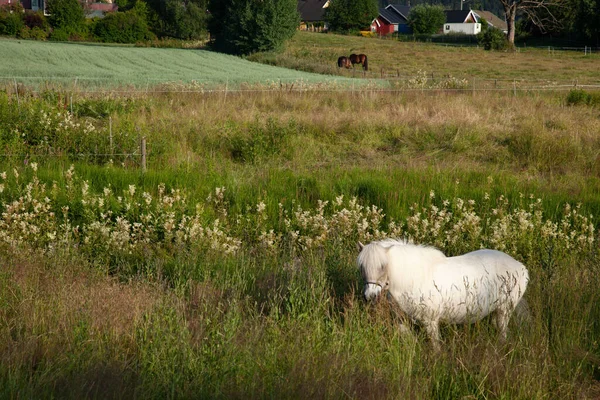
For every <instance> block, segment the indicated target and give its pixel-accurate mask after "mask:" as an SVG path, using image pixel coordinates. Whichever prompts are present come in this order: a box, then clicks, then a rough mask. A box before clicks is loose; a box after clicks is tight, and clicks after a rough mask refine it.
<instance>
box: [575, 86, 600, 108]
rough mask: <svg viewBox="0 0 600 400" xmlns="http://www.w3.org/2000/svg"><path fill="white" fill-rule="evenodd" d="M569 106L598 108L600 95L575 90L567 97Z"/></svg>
mask: <svg viewBox="0 0 600 400" xmlns="http://www.w3.org/2000/svg"><path fill="white" fill-rule="evenodd" d="M567 105H569V106H576V105H586V106H597V105H600V93H589V92H586V91H585V90H581V89H574V90H571V91H570V92H569V94H568V95H567Z"/></svg>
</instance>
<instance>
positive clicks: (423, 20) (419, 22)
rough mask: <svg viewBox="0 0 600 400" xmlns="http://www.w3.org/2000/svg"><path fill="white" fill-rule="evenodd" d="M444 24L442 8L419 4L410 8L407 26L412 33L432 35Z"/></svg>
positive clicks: (444, 15)
mask: <svg viewBox="0 0 600 400" xmlns="http://www.w3.org/2000/svg"><path fill="white" fill-rule="evenodd" d="M444 22H446V13H444V8H443V7H442V6H431V5H425V4H420V5H418V6H415V7H413V8H411V10H410V13H409V14H408V24H409V25H410V27H411V28H412V30H413V32H414V33H417V34H419V33H425V34H434V33H437V32H438V31H439V30H440V28H441V27H442V26H443V25H444Z"/></svg>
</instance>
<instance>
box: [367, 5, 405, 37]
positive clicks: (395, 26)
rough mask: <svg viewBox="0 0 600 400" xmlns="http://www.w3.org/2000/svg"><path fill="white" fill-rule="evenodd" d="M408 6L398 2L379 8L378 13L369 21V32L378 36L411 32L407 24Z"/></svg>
mask: <svg viewBox="0 0 600 400" xmlns="http://www.w3.org/2000/svg"><path fill="white" fill-rule="evenodd" d="M409 12H410V7H409V6H401V5H399V4H389V5H388V6H386V7H385V8H380V9H379V15H378V16H377V18H375V19H374V20H373V22H371V32H375V33H377V34H378V35H380V36H385V35H389V34H391V33H411V32H412V30H411V28H410V26H409V25H408V14H409Z"/></svg>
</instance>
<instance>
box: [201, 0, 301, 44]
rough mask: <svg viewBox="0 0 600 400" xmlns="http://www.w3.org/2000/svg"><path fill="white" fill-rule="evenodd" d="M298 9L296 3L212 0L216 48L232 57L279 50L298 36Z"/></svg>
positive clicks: (287, 0)
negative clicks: (293, 37)
mask: <svg viewBox="0 0 600 400" xmlns="http://www.w3.org/2000/svg"><path fill="white" fill-rule="evenodd" d="M296 8H297V1H296V0H241V1H236V0H212V1H210V3H209V10H210V13H211V18H210V20H209V31H210V34H211V40H212V46H213V48H214V49H215V50H217V51H221V52H225V53H230V54H252V53H255V52H258V51H271V50H279V49H280V48H281V47H282V46H283V44H284V42H285V41H286V40H288V39H290V38H291V37H292V36H293V35H294V34H295V33H296V29H297V28H298V24H299V22H300V16H299V14H298V11H297V10H296Z"/></svg>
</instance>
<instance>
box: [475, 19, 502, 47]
mask: <svg viewBox="0 0 600 400" xmlns="http://www.w3.org/2000/svg"><path fill="white" fill-rule="evenodd" d="M486 25H487V24H486ZM482 26H483V24H482ZM477 41H478V43H479V45H480V46H483V48H484V49H485V50H506V49H507V48H508V46H509V44H508V40H506V35H505V34H504V32H502V31H501V30H500V29H497V28H493V27H486V29H482V30H481V32H480V33H478V34H477Z"/></svg>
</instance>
